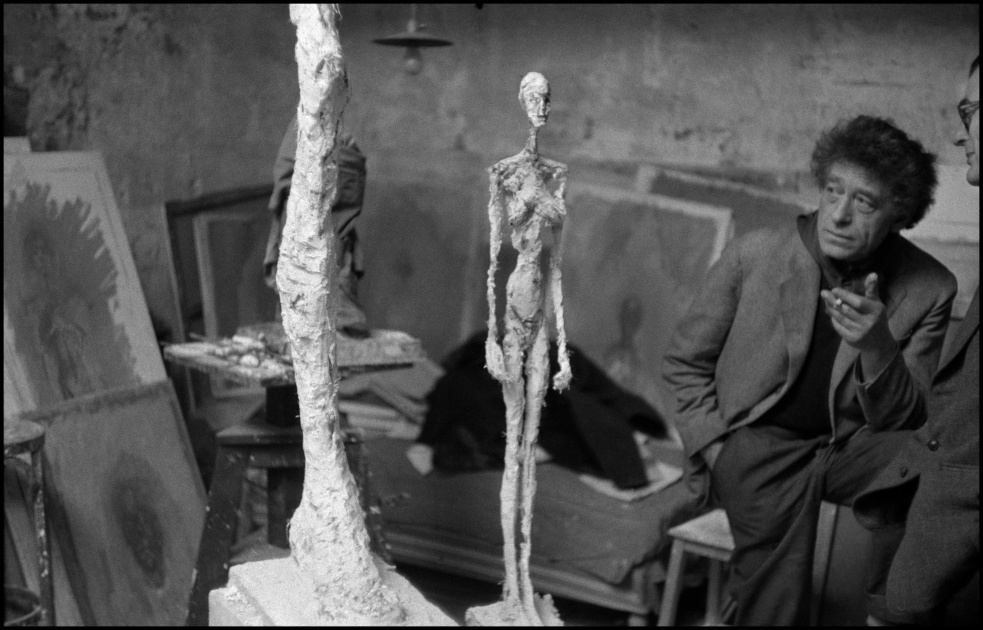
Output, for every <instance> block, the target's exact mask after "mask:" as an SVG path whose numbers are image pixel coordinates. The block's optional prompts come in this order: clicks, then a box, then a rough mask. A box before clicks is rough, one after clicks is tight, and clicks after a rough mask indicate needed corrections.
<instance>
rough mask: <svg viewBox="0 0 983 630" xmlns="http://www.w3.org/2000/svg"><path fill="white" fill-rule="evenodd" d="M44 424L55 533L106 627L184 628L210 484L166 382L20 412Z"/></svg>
mask: <svg viewBox="0 0 983 630" xmlns="http://www.w3.org/2000/svg"><path fill="white" fill-rule="evenodd" d="M20 417H22V418H23V419H25V420H30V421H32V422H37V423H39V424H41V425H43V426H44V427H45V445H44V456H45V463H46V466H47V467H46V471H45V472H46V484H47V487H48V490H49V498H50V501H49V506H50V511H51V520H52V523H53V528H52V529H53V530H54V531H55V532H57V533H59V534H62V535H63V541H61V542H63V543H64V544H65V546H66V547H67V548H68V550H69V555H70V556H71V558H72V562H71V563H70V564H69V567H68V568H69V579H70V580H71V581H72V585H73V590H74V592H75V595H76V597H77V598H79V599H80V600H84V601H83V602H82V603H83V604H84V607H85V608H86V609H89V610H91V614H92V616H93V619H94V623H95V624H96V625H100V626H108V625H114V626H144V625H183V623H184V620H185V615H186V614H187V606H188V597H189V595H190V593H191V580H192V573H193V571H194V567H195V561H196V558H197V551H198V542H199V540H200V538H201V532H202V528H203V526H204V521H205V489H204V486H203V485H202V482H201V477H200V475H199V474H198V469H197V467H196V465H195V460H194V457H193V455H192V452H191V445H190V443H189V441H188V436H187V432H186V430H185V427H184V422H183V421H182V419H181V415H180V410H179V408H178V404H177V399H176V397H175V395H174V389H173V387H172V386H171V383H170V382H169V381H164V382H160V383H153V384H150V385H137V386H134V387H128V388H123V389H117V390H113V391H111V392H103V393H97V394H91V395H88V396H81V397H78V398H75V399H72V400H70V401H67V402H62V403H60V404H59V405H56V406H54V407H51V408H48V409H45V410H40V411H34V412H29V413H26V414H22V415H21V416H20Z"/></svg>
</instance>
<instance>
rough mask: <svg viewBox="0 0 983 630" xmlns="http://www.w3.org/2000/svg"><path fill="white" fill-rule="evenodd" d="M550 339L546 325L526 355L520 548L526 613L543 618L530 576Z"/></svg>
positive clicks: (531, 617) (535, 618)
mask: <svg viewBox="0 0 983 630" xmlns="http://www.w3.org/2000/svg"><path fill="white" fill-rule="evenodd" d="M549 370H550V363H549V339H548V338H547V334H546V326H545V325H542V326H540V327H539V330H538V331H537V332H536V339H535V341H534V342H533V346H532V349H531V350H530V352H529V356H528V358H527V359H526V409H525V416H526V418H525V426H524V427H523V432H522V449H521V453H520V455H521V458H522V459H521V462H522V485H521V493H522V503H521V507H520V509H519V518H520V524H521V527H522V542H521V546H520V552H519V580H520V587H521V588H522V601H523V606H524V607H525V610H526V614H527V615H529V618H530V619H532V620H534V621H539V618H540V617H539V614H538V613H537V612H536V608H535V605H534V601H533V589H532V579H531V578H530V576H529V559H530V557H531V555H532V511H533V499H534V498H535V496H536V438H537V436H538V435H539V420H540V417H541V415H542V411H543V401H544V400H545V398H546V387H547V384H548V383H549Z"/></svg>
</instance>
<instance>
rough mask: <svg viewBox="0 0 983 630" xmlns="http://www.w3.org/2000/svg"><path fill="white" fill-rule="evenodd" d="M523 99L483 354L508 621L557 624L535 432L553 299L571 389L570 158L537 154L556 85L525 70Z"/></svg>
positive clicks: (561, 378) (501, 190) (494, 185)
mask: <svg viewBox="0 0 983 630" xmlns="http://www.w3.org/2000/svg"><path fill="white" fill-rule="evenodd" d="M519 102H520V103H522V105H523V106H524V107H525V110H526V115H527V116H528V118H529V122H530V124H531V126H530V128H529V140H528V141H527V142H526V147H525V149H523V150H522V152H521V153H519V154H518V155H515V156H513V157H510V158H507V159H505V160H502V161H501V162H498V163H497V164H495V165H494V166H492V167H491V168H490V169H489V174H490V176H491V177H490V180H491V185H490V189H489V192H490V197H491V199H490V201H489V204H488V218H489V221H490V223H491V265H490V266H489V268H488V310H489V312H488V339H487V341H486V343H485V360H486V362H487V367H488V371H489V372H490V373H491V374H492V376H494V377H495V379H497V380H498V381H499V382H501V383H502V391H503V395H504V398H505V409H506V426H507V434H506V447H505V472H504V473H503V475H502V490H501V510H502V512H501V514H502V534H503V539H504V554H505V588H504V602H503V603H504V609H503V610H502V613H503V614H502V617H503V619H502V621H504V622H509V623H522V624H529V623H531V624H535V625H541V624H543V623H546V624H547V625H560V620H559V615H557V613H556V611H555V610H554V609H553V606H552V602H551V600H550V599H549V596H547V597H546V598H543V599H541V600H539V601H538V602H537V600H536V598H535V597H534V594H533V589H532V581H531V580H530V577H529V559H530V554H531V546H532V540H531V538H532V512H533V498H534V496H535V493H536V461H535V457H536V438H537V435H538V433H539V421H540V416H541V412H542V408H543V401H544V399H545V398H546V387H547V384H548V378H549V370H550V363H549V333H548V330H547V317H546V315H545V306H546V304H547V303H551V304H552V305H553V309H554V314H555V320H556V331H557V338H558V343H559V353H558V356H559V365H560V370H559V372H557V373H556V375H555V376H554V377H553V388H554V389H556V390H557V391H562V390H564V389H566V388H567V387H568V386H569V384H570V377H571V373H570V359H569V356H568V354H567V340H566V331H565V330H564V325H563V293H562V291H561V286H560V284H561V282H560V280H561V278H560V242H561V237H562V231H563V220H564V218H565V217H566V208H565V206H564V202H563V196H564V192H565V189H566V183H567V167H566V165H564V164H561V163H559V162H554V161H553V160H548V159H546V158H544V157H542V156H540V155H539V153H538V150H537V146H536V142H537V134H538V133H539V130H540V128H542V127H543V125H545V124H546V119H547V117H548V116H549V111H550V91H549V83H548V82H547V81H546V78H545V77H544V76H543V75H541V74H539V73H538V72H530V73H529V74H527V75H526V76H525V77H523V79H522V83H521V85H520V87H519ZM503 207H504V209H505V211H506V215H507V217H508V221H509V225H510V226H511V227H512V246H513V247H515V249H516V251H517V252H518V254H519V255H518V260H517V262H516V266H515V270H514V271H513V272H512V275H511V276H509V281H508V285H507V289H506V296H507V301H506V308H505V336H504V339H503V343H502V345H501V346H499V344H498V341H497V331H498V322H497V321H496V316H495V271H496V269H497V268H498V254H499V249H500V248H501V240H502V234H501V219H502V209H503ZM545 229H549V230H551V231H552V235H553V247H552V248H551V250H550V256H549V273H548V275H546V279H547V282H546V284H545V287H544V282H543V281H544V273H543V263H542V261H541V258H542V252H543V230H545ZM544 288H545V289H546V290H545V291H544V290H543V289H544ZM547 294H548V295H547ZM547 297H548V299H547ZM523 371H524V374H523ZM517 499H518V506H517V505H516V504H517ZM517 507H518V510H517V509H516V508H517ZM517 519H518V521H519V523H520V527H521V535H522V538H521V543H520V545H519V546H518V549H517V547H516V535H515V529H516V520H517ZM537 609H538V610H537Z"/></svg>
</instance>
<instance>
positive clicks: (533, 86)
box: [519, 72, 550, 129]
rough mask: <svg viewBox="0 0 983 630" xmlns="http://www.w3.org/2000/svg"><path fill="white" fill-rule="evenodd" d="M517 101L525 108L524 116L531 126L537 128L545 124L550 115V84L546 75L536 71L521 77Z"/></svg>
mask: <svg viewBox="0 0 983 630" xmlns="http://www.w3.org/2000/svg"><path fill="white" fill-rule="evenodd" d="M519 102H520V103H522V106H523V107H525V108H526V116H528V117H529V123H530V124H531V125H532V126H533V128H535V129H539V128H540V127H542V126H543V125H545V124H546V119H547V118H549V115H550V84H549V81H547V80H546V77H544V76H543V75H541V74H539V73H538V72H530V73H529V74H527V75H526V76H524V77H522V83H520V84H519Z"/></svg>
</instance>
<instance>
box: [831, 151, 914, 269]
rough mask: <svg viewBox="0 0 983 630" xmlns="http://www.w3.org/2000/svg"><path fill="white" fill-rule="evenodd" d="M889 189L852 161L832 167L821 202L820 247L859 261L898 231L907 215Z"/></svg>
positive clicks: (841, 257)
mask: <svg viewBox="0 0 983 630" xmlns="http://www.w3.org/2000/svg"><path fill="white" fill-rule="evenodd" d="M889 192H890V191H889V190H888V188H887V186H886V185H885V184H883V183H882V182H880V181H878V180H877V179H876V178H874V177H873V176H872V175H871V174H870V173H868V172H867V171H866V169H864V168H861V167H860V166H858V165H856V164H852V163H850V162H835V163H834V164H833V165H832V166H830V167H829V172H828V173H827V174H826V180H825V183H824V185H823V189H822V195H821V197H820V201H819V219H818V230H819V249H820V250H821V251H822V253H823V254H824V255H826V256H827V257H828V258H832V259H833V260H838V261H842V262H846V263H858V262H860V261H863V260H865V259H866V258H868V257H869V256H870V255H871V254H873V253H874V251H876V250H877V248H878V247H880V245H881V243H883V242H884V239H885V238H887V235H888V234H890V233H891V232H899V231H901V229H902V228H903V227H904V225H905V222H906V221H905V219H906V217H904V216H901V213H900V212H899V211H898V210H897V209H896V208H895V207H894V204H893V203H892V202H891V198H890V194H889Z"/></svg>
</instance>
